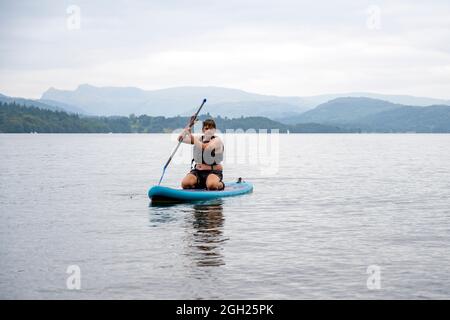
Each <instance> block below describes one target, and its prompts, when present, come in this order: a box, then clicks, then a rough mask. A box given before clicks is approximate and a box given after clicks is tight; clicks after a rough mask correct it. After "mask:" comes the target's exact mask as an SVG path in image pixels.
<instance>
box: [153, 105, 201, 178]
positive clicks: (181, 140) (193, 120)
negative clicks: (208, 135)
mask: <svg viewBox="0 0 450 320" xmlns="http://www.w3.org/2000/svg"><path fill="white" fill-rule="evenodd" d="M205 103H206V99H203V102H202V104H201V105H200V107H199V108H198V110H197V112H196V113H195V114H194V115H193V116H192V117H191V119H190V120H189V123H188V126H187V129H190V128H191V127H192V126H193V125H194V123H195V121H196V120H197V116H198V114H199V113H200V110H202V108H203V105H204V104H205ZM186 133H187V130H184V131H183V137H182V138H181V139H179V140H178V144H177V146H176V147H175V149H174V150H173V152H172V154H171V155H170V157H169V160H167V162H166V164H165V165H164V168H163V172H162V175H161V178H160V179H159V182H158V186H159V185H160V184H161V181H162V179H163V177H164V173H166V168H167V166H168V165H169V163H170V161H172V158H173V156H174V155H175V153H176V152H177V150H178V148H179V147H180V144H181V142H183V140H184V137H185V136H186Z"/></svg>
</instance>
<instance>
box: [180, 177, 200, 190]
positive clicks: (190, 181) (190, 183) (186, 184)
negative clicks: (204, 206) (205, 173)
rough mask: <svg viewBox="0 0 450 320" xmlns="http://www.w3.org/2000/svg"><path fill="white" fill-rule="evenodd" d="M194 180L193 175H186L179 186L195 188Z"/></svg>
mask: <svg viewBox="0 0 450 320" xmlns="http://www.w3.org/2000/svg"><path fill="white" fill-rule="evenodd" d="M196 180H197V179H195V178H194V177H186V178H184V179H183V181H181V188H183V189H192V188H195V184H196Z"/></svg>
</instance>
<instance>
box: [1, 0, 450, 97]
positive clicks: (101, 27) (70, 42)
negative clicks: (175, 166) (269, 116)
mask: <svg viewBox="0 0 450 320" xmlns="http://www.w3.org/2000/svg"><path fill="white" fill-rule="evenodd" d="M336 2H337V1H321V0H316V1H299V0H295V1H294V0H292V1H284V0H277V1H264V0H254V1H253V0H226V1H224V0H221V1H214V0H205V1H195V0H191V1H175V0H164V1H163V0H161V1H156V0H155V1H152V0H149V1H130V0H126V1H98V0H97V1H61V0H59V1H20V0H19V1H5V0H0V93H3V94H6V95H11V96H22V97H28V98H38V97H40V96H41V94H42V93H43V92H44V91H45V90H47V89H48V88H49V87H56V88H59V89H74V88H76V87H77V86H78V85H79V84H82V83H89V84H92V85H97V86H136V87H140V88H143V89H158V88H165V87H173V86H183V85H192V86H197V85H213V86H224V87H231V88H239V89H243V90H246V91H251V92H256V93H263V94H276V95H299V96H304V95H314V94H322V93H342V92H354V91H370V92H378V93H394V94H410V95H416V96H430V97H435V98H447V99H449V98H450V1H448V0H438V1H436V0H435V1H421V0H420V1H419V0H417V1H414V0H409V1H405V0H399V1H364V0H363V1H361V0H346V1H339V4H338V3H336ZM71 5H75V6H76V7H75V10H73V8H71V7H70V6H71ZM77 8H79V9H80V15H79V16H80V19H78V18H77V17H78V14H77V12H76V11H77ZM68 11H69V13H68ZM78 26H79V28H78Z"/></svg>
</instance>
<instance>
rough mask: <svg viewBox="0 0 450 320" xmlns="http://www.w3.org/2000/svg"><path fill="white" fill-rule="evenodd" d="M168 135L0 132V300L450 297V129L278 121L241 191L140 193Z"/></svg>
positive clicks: (234, 172) (177, 167) (178, 167)
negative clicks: (74, 277)
mask: <svg viewBox="0 0 450 320" xmlns="http://www.w3.org/2000/svg"><path fill="white" fill-rule="evenodd" d="M170 138H171V136H170V135H166V134H148V135H144V134H142V135H137V134H130V135H126V134H124V135H116V134H114V135H96V134H92V135H89V134H85V135H83V134H80V135H78V134H74V135H63V134H53V135H44V134H37V135H31V134H28V135H4V134H3V135H0V298H3V299H15V298H30V299H60V298H68V299H83V298H87V299H93V298H102V299H110V298H119V299H126V298H132V299H169V298H172V299H178V298H180V299H208V298H211V299H215V298H218V299H225V298H226V299H302V298H305V299H316V298H325V299H335V298H336V299H344V298H356V299H366V298H367V299H387V298H392V299H400V298H405V299H411V298H438V299H441V298H447V299H448V298H450V249H449V247H450V135H417V134H393V135H390V134H382V135H375V134H367V135H357V134H356V135H350V134H348V135H346V134H342V135H334V134H328V135H327V134H324V135H320V134H311V135H308V134H303V135H293V134H291V135H280V136H279V146H278V147H279V148H278V151H277V150H275V151H277V155H279V162H278V163H276V164H273V163H272V164H271V165H270V168H272V169H274V170H272V171H270V170H269V171H267V170H266V171H265V170H262V169H261V168H262V166H261V165H259V164H254V163H251V162H250V161H242V162H243V163H241V164H240V163H238V162H239V161H237V160H236V161H231V160H230V161H229V163H226V164H225V172H224V176H225V178H224V179H225V180H226V181H231V180H235V179H236V178H237V177H243V178H244V180H247V181H250V182H253V184H254V192H253V193H252V194H249V195H244V196H240V197H235V198H224V199H223V200H220V201H211V202H207V203H199V204H179V205H174V206H167V207H158V206H151V205H150V202H149V199H148V197H147V191H148V188H149V187H150V186H151V185H153V184H155V183H156V182H157V181H158V179H159V177H160V174H161V169H162V166H163V165H164V162H165V161H166V160H167V158H168V156H169V154H170V152H171V151H172V149H173V147H174V144H175V143H174V141H172V140H171V139H170ZM237 138H238V139H241V138H242V139H245V137H244V136H237ZM226 143H227V142H226ZM230 145H232V142H231V141H230V142H228V146H230ZM188 148H189V146H183V150H182V151H183V152H184V153H185V152H186V150H187V151H189V149H188ZM228 149H229V150H232V149H230V148H228ZM225 150H226V151H227V144H226V149H225ZM185 160H186V161H181V159H176V161H175V163H174V164H171V165H170V166H169V169H168V170H167V173H166V176H165V178H164V182H163V184H164V185H168V186H177V185H178V184H179V181H180V179H181V178H182V177H183V175H184V174H185V173H186V172H187V171H188V170H189V159H188V156H187V157H186V159H185ZM244 160H245V159H244ZM182 162H183V163H182ZM72 265H76V266H78V267H79V270H80V271H81V278H80V281H81V282H80V283H81V288H80V290H69V289H68V287H67V284H66V281H67V279H68V277H69V276H70V274H68V273H66V271H67V268H68V266H72ZM369 266H371V267H369ZM368 267H369V270H375V274H372V275H370V274H368V273H367V270H368ZM369 277H370V279H369V280H370V281H369V286H368V283H367V282H368V278H369ZM378 285H379V289H377V288H378Z"/></svg>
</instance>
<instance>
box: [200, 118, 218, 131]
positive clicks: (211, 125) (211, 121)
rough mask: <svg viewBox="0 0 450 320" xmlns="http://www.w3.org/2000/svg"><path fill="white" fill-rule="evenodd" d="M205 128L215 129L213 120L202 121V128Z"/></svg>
mask: <svg viewBox="0 0 450 320" xmlns="http://www.w3.org/2000/svg"><path fill="white" fill-rule="evenodd" d="M206 126H208V127H211V128H214V129H216V123H215V122H214V120H213V119H206V120H205V121H203V128H204V127H206Z"/></svg>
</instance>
